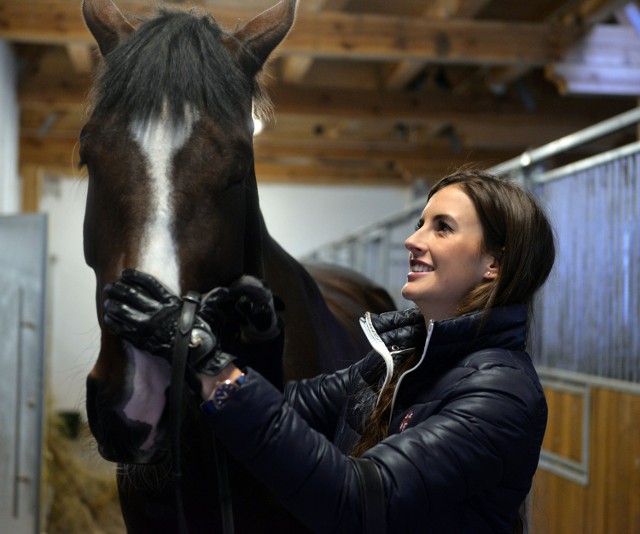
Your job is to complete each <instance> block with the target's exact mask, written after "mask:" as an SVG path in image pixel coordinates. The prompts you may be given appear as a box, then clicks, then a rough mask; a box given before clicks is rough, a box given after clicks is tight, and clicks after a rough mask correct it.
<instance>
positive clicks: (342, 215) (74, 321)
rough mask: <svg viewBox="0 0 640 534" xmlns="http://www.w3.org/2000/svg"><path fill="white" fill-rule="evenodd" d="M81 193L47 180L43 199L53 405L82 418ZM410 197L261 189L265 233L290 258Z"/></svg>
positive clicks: (90, 320) (85, 272) (89, 347)
mask: <svg viewBox="0 0 640 534" xmlns="http://www.w3.org/2000/svg"><path fill="white" fill-rule="evenodd" d="M85 195H86V183H85V182H84V181H82V180H79V179H72V178H63V179H58V180H55V179H53V178H51V177H49V178H47V179H45V183H44V187H43V198H42V199H41V207H42V210H43V211H45V212H47V213H48V214H49V235H50V243H49V247H50V255H51V262H50V265H51V268H50V297H51V382H52V389H53V402H54V407H55V408H56V409H63V410H68V409H79V410H80V411H81V412H82V413H84V407H83V401H84V381H85V378H86V375H87V373H88V372H89V370H90V368H91V366H92V364H93V362H94V361H95V358H96V356H97V351H98V348H99V331H98V326H97V319H96V311H95V305H94V292H95V280H94V277H93V272H92V271H91V269H90V268H89V267H87V266H86V265H85V263H84V258H83V254H82V219H83V214H84V201H85ZM410 195H411V192H410V190H409V189H408V188H407V189H403V188H362V187H310V186H283V185H274V184H265V185H261V186H260V204H261V209H262V212H263V214H264V216H265V220H266V222H267V226H268V228H269V232H270V233H271V235H272V236H273V237H274V238H276V239H277V240H278V241H279V242H280V244H281V245H282V246H283V247H284V248H285V249H286V250H287V251H289V252H290V253H291V254H292V255H293V256H295V257H298V256H301V255H303V254H306V253H307V252H309V251H310V250H311V249H312V248H314V247H317V246H319V245H323V244H325V243H327V242H329V241H332V240H333V239H337V238H339V237H341V236H342V235H344V234H346V233H348V232H351V231H353V230H355V229H357V228H359V227H361V226H364V225H366V224H369V223H370V222H373V221H376V220H378V219H380V218H382V217H384V216H385V215H388V214H390V213H395V212H396V211H398V210H400V209H402V208H403V207H404V206H405V205H406V203H407V202H408V201H410Z"/></svg>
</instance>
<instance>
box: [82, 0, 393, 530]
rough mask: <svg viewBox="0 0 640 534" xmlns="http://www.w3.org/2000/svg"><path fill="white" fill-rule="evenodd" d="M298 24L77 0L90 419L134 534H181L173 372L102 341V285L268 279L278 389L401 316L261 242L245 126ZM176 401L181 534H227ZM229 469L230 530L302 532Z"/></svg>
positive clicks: (335, 360)
mask: <svg viewBox="0 0 640 534" xmlns="http://www.w3.org/2000/svg"><path fill="white" fill-rule="evenodd" d="M295 12H296V0H282V1H281V2H280V3H278V4H277V5H275V6H273V7H272V8H270V9H268V10H266V11H264V12H263V13H261V14H258V15H256V16H255V17H254V18H252V19H251V20H249V21H248V22H247V23H246V24H243V25H242V26H240V27H239V28H237V29H236V30H234V31H226V30H224V29H223V28H222V27H221V26H220V25H219V24H218V23H217V22H216V21H215V19H214V18H213V17H212V16H211V15H209V14H208V13H206V12H203V11H198V10H195V9H192V10H191V11H188V12H187V11H184V10H179V9H175V10H169V9H159V10H158V12H157V13H156V14H154V15H153V16H151V17H149V18H146V19H136V20H133V19H131V18H130V17H127V16H125V15H124V14H123V13H122V12H121V11H120V10H119V9H118V7H117V6H116V5H115V4H114V3H113V1H112V0H83V4H82V15H83V18H84V21H85V23H86V25H87V27H88V29H89V30H90V32H91V34H92V35H93V37H94V38H95V40H96V42H97V45H98V48H99V51H100V55H101V62H100V67H99V72H98V73H97V76H96V80H95V81H94V84H93V88H92V92H91V94H90V97H89V102H88V103H89V107H88V110H89V111H88V120H87V122H86V124H85V125H84V127H83V129H82V131H81V133H80V159H81V165H83V166H85V167H86V169H87V174H88V190H87V198H86V208H85V217H84V223H83V247H84V256H85V261H86V263H87V265H88V266H89V267H90V268H92V269H93V271H94V274H95V277H96V294H95V300H96V309H97V314H98V322H99V324H100V331H101V337H100V349H99V353H98V356H97V360H96V362H95V365H94V366H93V368H92V369H91V371H90V373H89V375H88V377H87V384H86V409H87V417H88V422H89V427H90V430H91V432H92V434H93V436H94V437H95V440H96V442H97V445H98V450H99V452H100V454H101V455H102V456H103V457H104V458H106V459H107V460H110V461H113V462H117V463H118V470H117V474H116V478H117V484H118V491H119V498H120V505H121V509H122V514H123V518H124V521H125V524H126V526H127V529H128V531H129V532H132V533H138V532H140V533H142V532H144V533H147V532H156V533H162V532H176V530H177V528H176V524H177V523H178V520H179V517H178V516H179V515H180V513H181V512H178V511H177V510H176V506H175V505H174V500H173V497H174V492H175V482H174V481H173V480H172V478H171V477H170V476H169V475H170V473H171V471H172V465H171V459H170V457H169V455H168V454H167V452H168V449H169V444H168V443H169V441H168V439H167V434H168V429H167V427H168V424H167V413H166V412H167V409H166V408H167V406H166V404H167V403H166V396H167V391H168V389H169V385H170V374H171V369H170V366H169V365H168V364H167V363H166V362H163V361H161V360H160V359H159V358H156V357H154V356H152V355H150V354H147V353H145V352H143V351H140V350H137V349H135V348H134V347H133V346H131V345H129V344H127V343H125V342H122V341H121V340H120V339H119V338H117V337H116V336H114V335H112V334H111V333H110V332H109V331H108V330H107V329H106V328H105V327H104V325H103V321H102V308H103V288H104V286H105V284H107V283H109V282H112V281H115V280H116V279H118V277H119V275H120V273H121V272H122V270H123V269H125V268H136V269H140V270H143V271H146V272H149V273H151V274H153V275H154V276H156V277H157V278H158V279H159V280H161V281H162V282H163V283H164V284H165V285H166V286H167V287H168V288H170V289H171V290H172V291H173V292H174V293H176V294H179V295H181V294H185V293H186V292H187V291H190V290H192V291H197V292H200V293H204V292H206V291H207V290H209V289H211V288H214V287H218V286H226V285H229V284H230V283H231V282H232V281H233V280H235V279H237V278H239V277H240V276H241V275H243V274H250V275H253V276H256V277H258V278H260V279H262V280H264V281H265V282H266V283H267V284H268V286H269V287H270V288H271V289H272V290H273V292H274V293H275V294H276V295H278V296H279V297H280V299H281V300H282V301H283V302H284V306H285V310H284V311H283V321H284V324H285V332H286V335H285V346H284V355H283V361H282V367H283V369H284V371H283V373H284V379H285V380H298V379H301V378H304V377H308V376H313V375H316V374H318V373H322V372H329V371H332V370H334V369H337V368H340V367H344V366H347V365H349V364H350V363H352V362H353V361H355V360H356V359H358V358H360V357H362V356H364V355H365V353H366V352H367V350H368V345H367V343H366V340H365V338H364V335H363V334H362V332H360V330H359V327H358V321H357V317H358V316H359V315H361V314H362V313H363V312H364V311H366V310H367V309H368V310H372V311H374V312H380V311H386V310H390V309H393V308H394V304H393V301H392V299H391V298H390V297H389V295H388V294H387V293H386V291H385V290H384V289H382V288H380V287H379V286H377V285H376V284H374V283H372V282H370V281H368V280H367V279H365V278H364V277H362V276H360V275H357V274H355V273H353V272H348V271H346V270H341V271H336V269H335V268H333V267H332V268H325V267H323V266H322V265H315V266H313V273H314V276H315V279H314V278H312V276H311V275H310V274H309V272H308V270H307V269H306V268H305V266H303V265H302V264H301V263H299V262H298V261H296V260H295V259H294V258H293V257H291V256H290V255H289V254H288V253H287V252H286V251H285V250H284V249H283V248H282V247H281V246H280V245H279V244H278V243H277V242H276V241H275V240H274V239H273V238H272V237H271V236H270V234H269V232H268V230H267V227H266V224H265V221H264V219H263V217H262V214H261V212H260V206H259V199H258V191H257V185H256V176H255V170H254V154H253V143H252V141H253V120H252V116H253V114H254V113H260V112H261V111H262V112H264V110H265V102H266V98H265V93H264V91H263V88H262V85H261V83H260V79H259V78H260V76H259V74H260V72H261V71H262V69H263V66H264V64H265V62H266V61H267V59H268V58H269V56H270V55H271V53H272V51H273V50H274V49H275V47H276V46H277V45H278V44H279V43H280V42H281V41H282V40H283V39H284V38H285V36H286V34H287V33H288V31H289V29H290V28H291V26H292V24H293V21H294V18H295ZM338 280H340V281H338ZM320 288H323V291H324V295H323V294H322V292H321V289H320ZM345 310H346V311H345ZM185 402H186V404H187V405H188V406H187V408H186V409H185V411H184V421H183V424H182V436H181V437H182V441H181V443H182V447H181V452H182V457H181V463H182V477H183V484H182V492H183V502H184V512H183V515H184V519H185V521H186V524H187V527H188V530H189V532H196V533H200V532H214V531H217V530H218V529H219V526H220V522H221V513H220V511H219V510H218V507H217V506H216V505H215V503H216V500H217V498H216V496H217V493H216V492H217V491H218V488H219V486H218V480H217V477H216V474H215V465H214V459H213V453H212V450H213V449H212V447H213V445H212V443H213V439H214V438H213V437H212V435H211V432H210V431H209V430H208V429H207V428H206V425H205V424H204V422H203V420H202V418H201V415H200V413H199V409H198V405H197V401H196V399H195V398H194V397H193V396H191V397H189V399H188V400H186V401H185ZM230 452H231V453H232V452H233V451H230ZM300 453H301V454H304V451H300ZM173 467H175V466H173ZM228 471H229V478H230V483H231V493H232V498H233V503H234V523H235V526H236V530H237V532H251V533H256V532H304V531H305V529H304V528H303V527H302V525H301V524H300V523H299V522H298V521H297V520H296V519H295V518H294V517H293V516H292V515H291V514H290V513H289V512H286V511H284V510H283V509H282V508H281V507H280V506H279V505H278V503H276V502H274V500H273V498H272V497H270V495H269V494H268V492H267V491H266V489H265V488H264V487H263V486H262V485H261V484H260V483H259V482H257V481H256V480H255V479H252V478H251V476H250V474H248V473H247V472H246V471H245V470H244V468H243V467H242V466H240V465H239V464H238V463H237V462H234V461H233V458H232V457H230V460H229V466H228Z"/></svg>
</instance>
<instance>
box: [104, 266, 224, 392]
mask: <svg viewBox="0 0 640 534" xmlns="http://www.w3.org/2000/svg"><path fill="white" fill-rule="evenodd" d="M104 292H105V296H106V297H107V298H106V300H105V302H104V323H105V325H106V326H107V327H108V328H109V330H110V331H111V332H113V333H114V334H116V335H118V336H120V337H122V338H123V339H126V340H127V341H129V342H130V343H132V344H133V345H134V346H136V347H138V348H139V349H142V350H145V351H147V352H150V353H151V354H154V355H156V356H160V357H162V358H164V359H165V360H167V361H168V362H169V363H170V364H171V363H172V357H173V346H174V343H175V338H176V331H177V325H178V320H179V318H180V314H181V311H182V299H180V298H179V297H177V296H176V295H174V294H173V293H171V291H170V290H169V289H167V288H166V287H165V286H164V285H162V283H161V282H159V281H158V280H157V279H156V278H154V277H153V276H151V275H150V274H147V273H143V272H141V271H137V270H135V269H125V270H124V271H123V272H122V275H121V278H120V280H118V281H117V282H114V283H112V284H108V285H107V286H106V287H105V289H104ZM226 298H228V292H226V291H218V292H216V291H215V290H214V291H212V292H210V293H209V294H208V313H207V317H206V319H204V318H203V317H202V316H201V315H200V313H196V316H195V320H194V324H193V329H192V331H191V341H190V344H189V355H188V364H189V367H190V368H191V370H193V371H195V372H197V373H204V374H210V375H216V374H218V373H219V372H220V371H221V370H222V369H224V368H225V367H226V366H227V365H228V364H229V363H231V362H232V361H233V360H235V357H234V356H231V355H230V354H227V353H226V352H223V351H221V350H220V347H219V337H220V336H219V333H220V330H221V328H222V324H223V322H224V317H223V316H222V314H221V312H220V311H219V308H218V307H217V306H216V304H217V303H219V302H221V301H223V300H225V299H226ZM197 392H198V393H199V390H198V391H197Z"/></svg>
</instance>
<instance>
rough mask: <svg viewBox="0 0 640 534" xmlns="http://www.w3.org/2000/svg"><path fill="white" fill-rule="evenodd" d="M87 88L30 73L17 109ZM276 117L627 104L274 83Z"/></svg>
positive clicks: (75, 107)
mask: <svg viewBox="0 0 640 534" xmlns="http://www.w3.org/2000/svg"><path fill="white" fill-rule="evenodd" d="M89 89H90V80H89V77H84V78H80V77H65V78H63V77H57V78H53V77H43V76H34V77H32V78H29V79H25V80H23V82H22V84H21V86H20V88H19V92H18V99H19V103H20V106H21V108H23V109H36V110H37V109H41V110H51V109H52V108H53V109H59V110H62V109H65V110H67V111H68V112H73V113H82V112H83V110H84V109H85V107H86V104H85V102H86V98H87V95H88V93H89ZM268 92H269V94H270V96H271V100H272V101H273V105H274V110H275V113H276V115H277V116H281V115H287V114H289V115H291V114H299V115H303V116H312V115H315V116H319V117H321V116H326V117H344V118H345V119H346V118H350V119H363V120H364V119H369V120H380V121H408V122H420V121H445V122H453V121H459V122H460V123H462V124H464V123H465V122H473V123H477V122H478V121H480V122H486V123H488V124H489V123H493V122H500V121H511V122H513V123H522V125H523V127H527V123H534V122H545V123H547V124H550V125H554V124H564V123H566V122H567V121H569V122H572V123H574V124H584V125H588V124H593V123H594V122H597V121H599V120H602V119H604V118H608V117H611V116H613V115H616V114H618V113H621V112H622V111H626V110H627V109H628V106H626V105H625V102H623V101H617V100H593V101H592V102H591V103H590V104H589V105H588V106H585V102H584V100H572V99H566V98H565V99H563V98H562V97H552V98H547V99H541V100H540V101H539V102H538V108H537V110H536V113H535V114H532V113H530V112H528V111H526V110H525V109H524V107H523V106H522V104H521V103H520V102H519V101H518V102H516V101H508V102H505V101H502V100H499V99H494V98H492V97H490V96H487V97H485V98H476V99H469V98H466V97H464V96H459V95H450V94H443V93H440V92H437V93H436V92H434V93H432V94H430V93H409V92H405V91H396V92H379V91H366V90H350V89H342V90H334V89H322V88H311V87H297V86H292V85H276V86H274V87H271V88H269V89H268Z"/></svg>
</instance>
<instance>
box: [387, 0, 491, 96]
mask: <svg viewBox="0 0 640 534" xmlns="http://www.w3.org/2000/svg"><path fill="white" fill-rule="evenodd" d="M489 1H490V0H466V1H465V0H458V2H452V1H451V0H438V1H436V2H432V3H431V4H430V5H429V7H427V8H426V9H425V11H424V13H423V14H424V16H425V17H428V18H435V19H440V20H447V19H451V18H461V19H463V18H468V19H472V18H473V17H474V16H475V15H476V14H477V13H478V12H479V11H480V10H481V9H482V8H483V7H484V6H485V5H486V4H487V3H488V2H489ZM428 64H429V63H428V62H427V61H424V60H423V59H420V60H404V61H401V62H399V63H397V64H396V65H394V66H393V68H392V69H390V70H389V73H388V75H387V79H386V80H385V87H386V88H387V89H402V88H403V87H406V85H407V84H408V83H409V82H411V81H412V80H413V79H414V78H415V77H416V76H418V75H419V74H420V73H421V72H422V71H423V70H424V69H425V67H426V66H427V65H428Z"/></svg>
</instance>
